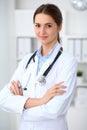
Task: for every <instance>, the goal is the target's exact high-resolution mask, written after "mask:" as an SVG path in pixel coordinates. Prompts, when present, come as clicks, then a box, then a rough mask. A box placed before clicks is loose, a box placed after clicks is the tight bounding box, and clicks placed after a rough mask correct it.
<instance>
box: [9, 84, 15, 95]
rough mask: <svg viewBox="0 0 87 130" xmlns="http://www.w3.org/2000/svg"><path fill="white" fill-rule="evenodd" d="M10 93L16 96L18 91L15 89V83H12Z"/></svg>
mask: <svg viewBox="0 0 87 130" xmlns="http://www.w3.org/2000/svg"><path fill="white" fill-rule="evenodd" d="M10 91H11V92H12V93H13V94H15V93H16V89H15V88H14V85H13V83H11V86H10Z"/></svg>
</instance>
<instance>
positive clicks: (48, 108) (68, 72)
mask: <svg viewBox="0 0 87 130" xmlns="http://www.w3.org/2000/svg"><path fill="white" fill-rule="evenodd" d="M62 60H63V59H62ZM62 60H61V62H62V64H61V63H60V66H61V67H60V72H59V73H60V74H59V77H58V81H64V84H65V85H66V86H67V88H66V92H65V94H63V95H61V96H55V97H54V98H53V99H51V100H50V101H49V102H48V103H47V104H44V105H42V106H38V107H33V108H30V109H28V110H25V111H24V113H25V114H24V118H25V119H26V120H44V119H56V118H57V117H58V116H62V115H65V114H66V112H67V110H68V107H69V105H70V103H71V100H72V97H73V94H74V91H75V88H76V72H77V61H76V59H75V58H71V59H69V60H63V61H62ZM26 113H27V114H26ZM26 115H28V116H26Z"/></svg>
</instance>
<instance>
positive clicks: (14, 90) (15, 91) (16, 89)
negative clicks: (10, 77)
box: [10, 81, 23, 96]
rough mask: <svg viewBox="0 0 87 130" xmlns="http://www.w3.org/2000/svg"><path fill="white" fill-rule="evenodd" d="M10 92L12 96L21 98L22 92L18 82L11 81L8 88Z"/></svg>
mask: <svg viewBox="0 0 87 130" xmlns="http://www.w3.org/2000/svg"><path fill="white" fill-rule="evenodd" d="M10 91H11V93H13V94H14V95H21V96H23V90H22V88H21V85H20V81H12V82H11V86H10Z"/></svg>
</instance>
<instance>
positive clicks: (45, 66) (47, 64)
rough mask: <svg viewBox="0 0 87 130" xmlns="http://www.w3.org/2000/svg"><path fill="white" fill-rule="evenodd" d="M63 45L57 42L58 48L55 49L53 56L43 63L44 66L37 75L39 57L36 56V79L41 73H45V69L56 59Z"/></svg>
mask: <svg viewBox="0 0 87 130" xmlns="http://www.w3.org/2000/svg"><path fill="white" fill-rule="evenodd" d="M60 47H61V44H59V43H57V46H56V48H55V49H54V51H53V53H52V54H51V56H50V57H49V58H48V59H47V60H46V62H45V63H44V64H43V66H42V68H41V69H40V71H39V72H38V74H37V75H36V72H37V67H38V57H37V56H36V57H35V68H34V69H35V75H36V79H37V78H39V77H40V76H41V75H43V73H44V72H45V70H46V69H47V68H48V67H49V65H50V64H51V63H52V61H53V60H54V58H55V56H56V54H57V53H58V51H59V49H60Z"/></svg>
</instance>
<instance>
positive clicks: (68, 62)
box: [0, 44, 77, 130]
mask: <svg viewBox="0 0 87 130" xmlns="http://www.w3.org/2000/svg"><path fill="white" fill-rule="evenodd" d="M60 46H61V45H60V44H58V46H57V47H56V49H55V51H54V52H53V54H52V55H51V57H50V58H49V59H47V61H46V62H45V63H44V65H43V66H42V68H41V70H40V72H39V73H38V75H36V72H37V66H38V58H37V56H35V62H33V60H32V61H31V62H30V64H29V65H28V68H27V69H25V66H26V64H27V62H28V60H29V58H30V55H27V56H26V57H25V58H24V59H23V60H22V61H21V63H20V65H19V67H18V69H17V70H16V72H15V74H14V75H13V77H12V79H11V80H19V81H20V82H21V85H22V87H23V88H24V87H27V90H24V94H23V96H19V95H17V96H15V95H13V94H12V93H11V92H10V90H9V87H10V83H9V84H8V85H6V87H4V88H3V89H2V90H1V92H0V106H1V107H2V108H3V109H5V110H6V111H9V112H15V113H20V114H21V123H20V128H19V130H67V123H66V112H67V110H68V107H69V105H70V103H71V99H72V96H73V92H74V90H75V88H76V70H77V61H76V59H75V58H74V57H73V56H71V55H68V54H67V53H66V52H62V54H61V56H60V57H59V58H58V60H57V61H56V63H55V64H54V65H53V67H52V69H51V70H50V72H49V73H48V75H47V77H46V84H45V85H44V86H40V85H39V84H38V82H37V79H38V78H39V77H40V76H41V75H42V74H43V72H44V71H45V70H46V68H47V67H48V66H49V65H50V64H51V62H52V61H53V59H54V57H55V56H56V54H57V52H58V51H59V48H60ZM60 81H64V84H65V85H66V86H67V88H66V93H64V94H63V95H61V96H55V97H54V98H53V99H51V100H50V101H49V102H48V103H47V104H44V105H41V106H36V107H32V108H29V109H26V110H25V109H24V104H25V102H26V100H27V98H28V97H31V98H34V97H35V98H40V97H42V96H43V95H44V94H45V93H46V91H47V90H48V89H49V88H50V87H52V86H53V85H55V84H56V83H58V82H60Z"/></svg>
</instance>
